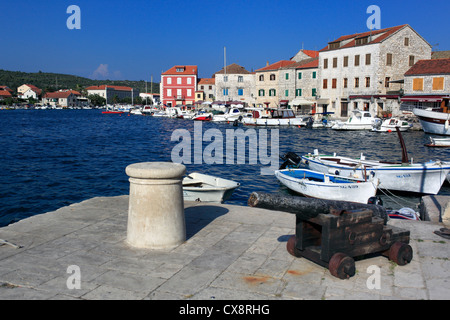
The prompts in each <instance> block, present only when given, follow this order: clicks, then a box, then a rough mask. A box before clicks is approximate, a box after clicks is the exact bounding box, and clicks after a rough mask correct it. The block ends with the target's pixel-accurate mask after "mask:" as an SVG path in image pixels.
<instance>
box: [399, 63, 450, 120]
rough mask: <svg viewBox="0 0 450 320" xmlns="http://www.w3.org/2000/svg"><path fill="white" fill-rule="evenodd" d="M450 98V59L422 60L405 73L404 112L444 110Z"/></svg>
mask: <svg viewBox="0 0 450 320" xmlns="http://www.w3.org/2000/svg"><path fill="white" fill-rule="evenodd" d="M449 98H450V59H430V60H420V61H417V63H416V64H415V65H414V66H412V67H411V69H409V70H408V71H407V72H406V73H405V95H404V96H403V97H402V99H401V100H402V105H401V109H402V110H407V111H412V109H413V108H444V107H447V108H448V107H450V106H449V105H448V103H449Z"/></svg>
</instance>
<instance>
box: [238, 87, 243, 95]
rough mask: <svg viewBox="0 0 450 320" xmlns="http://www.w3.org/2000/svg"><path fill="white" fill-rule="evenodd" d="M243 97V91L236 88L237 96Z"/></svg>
mask: <svg viewBox="0 0 450 320" xmlns="http://www.w3.org/2000/svg"><path fill="white" fill-rule="evenodd" d="M243 95H244V89H242V88H238V96H243Z"/></svg>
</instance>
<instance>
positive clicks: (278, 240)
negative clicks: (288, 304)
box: [0, 195, 450, 300]
mask: <svg viewBox="0 0 450 320" xmlns="http://www.w3.org/2000/svg"><path fill="white" fill-rule="evenodd" d="M128 201H129V197H128V195H126V196H125V195H124V196H117V197H99V198H94V199H90V200H87V201H84V202H81V203H77V204H73V205H70V206H67V207H64V208H61V209H59V210H56V211H54V212H49V213H46V214H42V215H37V216H34V217H31V218H28V219H25V220H22V221H19V222H17V223H15V224H12V225H10V226H7V227H4V228H0V239H3V240H7V241H9V242H10V243H11V244H15V245H18V246H20V248H16V247H14V246H12V245H8V244H5V245H2V246H0V298H1V299H2V300H19V299H20V300H32V299H39V300H44V299H45V300H46V299H82V300H114V299H120V300H125V299H130V300H141V299H144V300H153V299H155V300H156V299H158V300H213V299H215V300H230V299H234V300H297V299H309V300H332V299H346V300H350V299H368V300H390V299H413V300H417V299H425V300H438V299H450V273H449V272H448V270H450V260H449V258H450V246H449V243H450V240H447V239H444V238H442V237H439V236H437V235H435V234H434V233H433V231H435V230H439V228H441V227H442V225H441V224H439V223H433V222H416V221H404V220H402V221H400V220H390V221H389V222H388V223H389V224H392V225H395V226H398V227H401V228H405V229H408V230H410V231H411V242H410V245H411V246H412V248H413V251H414V257H413V260H412V261H411V263H410V264H407V265H405V266H398V265H396V264H395V263H393V262H390V261H389V260H388V259H386V258H385V257H383V256H373V257H370V258H368V259H364V260H357V261H356V275H355V276H354V277H352V278H350V279H348V280H340V279H338V278H335V277H333V276H331V275H330V273H329V271H328V269H326V268H323V267H321V266H319V265H317V264H315V263H313V262H310V261H308V260H306V259H304V258H295V257H293V256H292V255H290V254H289V253H288V252H287V250H286V243H287V240H288V239H289V237H290V236H291V235H293V234H294V232H295V231H294V228H295V215H292V214H288V213H284V212H277V211H268V210H264V209H258V208H250V207H241V206H233V205H226V204H222V205H218V204H205V203H187V202H186V203H185V210H184V211H185V221H186V241H185V242H184V243H182V244H181V245H179V246H177V247H176V248H174V249H171V250H165V251H160V250H150V249H137V248H134V247H131V246H130V245H128V244H127V241H126V236H127V211H128ZM371 266H375V267H376V269H377V270H379V271H380V273H379V275H380V277H379V280H380V281H379V285H380V286H379V287H378V288H377V287H376V282H374V278H373V276H374V275H375V273H374V271H371V270H373V268H369V267H371ZM368 284H369V285H368ZM374 284H375V286H374Z"/></svg>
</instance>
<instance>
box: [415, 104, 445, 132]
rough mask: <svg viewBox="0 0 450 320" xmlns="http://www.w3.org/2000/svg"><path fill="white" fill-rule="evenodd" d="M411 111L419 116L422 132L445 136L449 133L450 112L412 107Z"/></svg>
mask: <svg viewBox="0 0 450 320" xmlns="http://www.w3.org/2000/svg"><path fill="white" fill-rule="evenodd" d="M413 113H414V115H415V116H416V117H417V118H419V122H420V125H421V126H422V129H423V131H424V132H426V133H432V134H440V135H446V136H449V135H450V125H449V120H450V113H443V112H436V111H430V110H424V109H413Z"/></svg>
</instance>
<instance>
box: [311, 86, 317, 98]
mask: <svg viewBox="0 0 450 320" xmlns="http://www.w3.org/2000/svg"><path fill="white" fill-rule="evenodd" d="M316 94H317V89H316V88H313V89H312V96H313V97H315V96H316Z"/></svg>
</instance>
